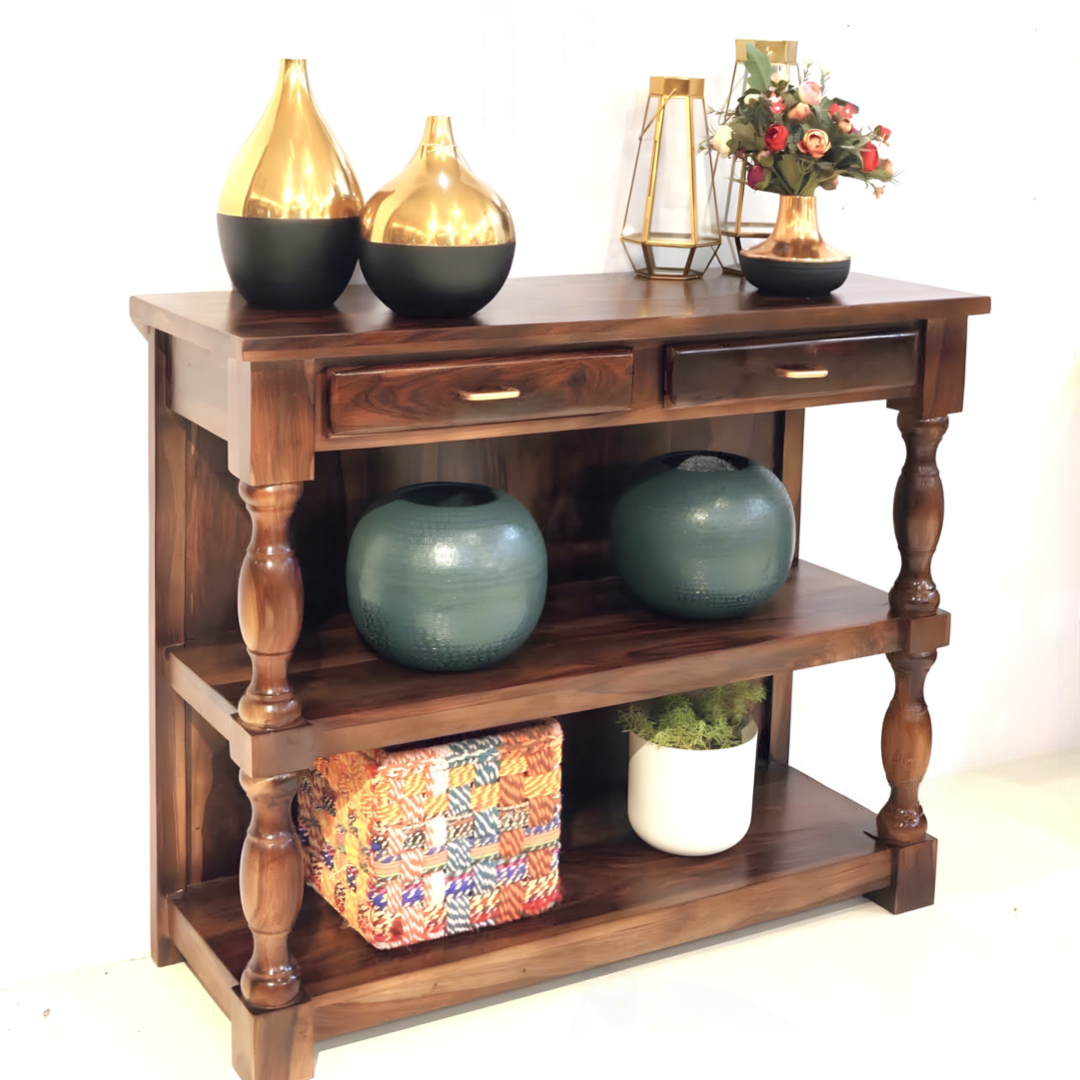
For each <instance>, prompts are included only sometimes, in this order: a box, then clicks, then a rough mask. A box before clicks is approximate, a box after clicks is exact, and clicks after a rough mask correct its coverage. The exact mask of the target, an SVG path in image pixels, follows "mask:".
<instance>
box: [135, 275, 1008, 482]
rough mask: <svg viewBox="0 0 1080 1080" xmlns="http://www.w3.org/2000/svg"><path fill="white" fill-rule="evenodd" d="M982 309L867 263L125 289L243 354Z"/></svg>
mask: <svg viewBox="0 0 1080 1080" xmlns="http://www.w3.org/2000/svg"><path fill="white" fill-rule="evenodd" d="M989 310H990V301H989V298H987V297H984V296H970V295H967V294H964V293H956V292H949V291H947V290H944V289H936V288H931V287H929V286H925V285H914V284H909V283H907V282H900V281H890V280H888V279H886V278H875V277H869V276H867V275H865V274H852V275H851V276H850V277H849V278H848V280H847V281H846V282H845V283H844V285H843V286H842V287H841V288H840V289H839V290H837V291H836V292H835V293H833V294H832V295H831V296H827V297H821V298H818V299H813V300H807V299H783V298H777V297H764V296H761V295H760V294H759V293H758V292H757V290H756V289H754V288H752V287H751V286H749V285H747V284H746V283H745V282H744V281H743V280H742V279H741V278H737V277H734V276H732V275H729V274H723V273H720V272H719V271H710V272H709V273H707V274H706V275H705V276H704V277H703V278H701V279H700V280H698V281H690V282H670V281H659V282H658V281H648V280H645V279H643V278H638V277H636V276H635V275H634V274H632V273H614V274H590V275H582V276H576V277H547V278H511V279H510V280H509V281H508V282H507V283H506V286H505V287H504V288H503V290H502V292H500V293H499V295H498V296H497V297H496V298H495V299H494V300H493V301H492V302H491V303H490V304H489V305H488V306H487V307H485V308H484V309H483V311H481V312H480V313H479V314H478V315H476V316H475V317H473V318H472V319H458V320H438V319H403V318H400V317H399V316H395V315H394V314H392V313H391V312H390V311H389V310H388V309H387V308H385V307H384V306H383V305H382V304H381V303H379V301H378V300H377V299H376V298H375V297H374V295H373V294H372V293H371V291H370V290H369V289H368V288H367V287H366V286H362V285H352V286H350V287H349V288H348V289H346V290H345V292H344V293H343V294H342V296H341V299H339V300H338V302H337V304H336V305H335V307H334V308H332V309H330V310H329V311H319V312H311V311H304V312H288V311H266V310H260V309H256V308H249V307H248V306H247V305H246V304H244V302H243V301H242V300H241V299H240V298H239V296H238V295H237V294H236V293H235V292H221V293H186V294H174V295H170V296H146V297H133V298H132V301H131V317H132V320H133V321H134V322H135V323H136V325H140V326H153V327H156V328H158V329H160V330H164V331H165V332H166V333H169V334H175V335H177V336H178V337H182V338H184V339H185V340H186V341H190V342H191V343H192V344H194V345H197V346H199V347H200V348H203V349H207V350H209V351H210V352H214V353H220V354H222V355H224V356H228V357H231V358H234V359H241V358H242V359H243V360H245V361H247V362H250V363H266V362H269V363H273V362H275V361H280V360H286V359H307V358H316V359H318V358H325V359H327V360H334V359H343V358H346V357H350V358H351V357H358V358H360V357H368V356H370V357H373V358H385V357H388V356H394V355H397V356H407V357H410V358H411V359H420V358H423V357H424V354H425V353H429V354H430V353H431V352H436V351H438V352H444V351H445V352H447V353H452V352H457V354H458V355H466V354H468V353H470V352H471V353H473V355H476V354H477V352H478V350H483V351H484V352H487V353H489V354H491V355H495V354H496V352H497V351H498V350H502V349H512V350H513V351H514V352H520V351H521V346H522V343H523V341H525V340H527V339H530V338H531V339H532V340H534V341H536V340H542V341H543V342H544V344H545V347H546V348H549V349H550V348H559V347H562V346H571V347H575V348H586V347H590V346H594V345H632V344H634V343H636V342H638V341H644V340H652V341H656V340H664V339H665V338H667V339H669V340H688V339H692V338H695V337H697V338H707V337H709V336H715V335H716V334H718V333H725V334H728V333H730V334H740V333H745V334H755V333H761V334H774V335H775V334H782V333H786V332H797V333H803V332H808V333H816V332H819V331H829V330H839V329H859V328H862V327H868V326H895V325H897V324H901V323H905V322H910V321H913V320H921V319H929V318H939V317H950V316H954V315H978V314H982V313H985V312H987V311H989ZM279 479H285V478H279ZM288 479H308V478H307V477H289V478H288Z"/></svg>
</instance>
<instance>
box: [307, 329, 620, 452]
mask: <svg viewBox="0 0 1080 1080" xmlns="http://www.w3.org/2000/svg"><path fill="white" fill-rule="evenodd" d="M633 370H634V354H633V352H632V351H631V350H630V349H608V350H597V351H590V352H572V353H552V354H547V355H543V356H521V357H508V358H506V359H498V360H450V361H446V360H444V361H440V362H433V363H417V364H395V365H393V366H390V367H349V368H331V369H329V371H328V372H327V382H328V390H327V422H328V426H329V430H330V434H331V435H355V434H360V433H363V432H368V431H388V430H403V429H410V428H440V427H459V426H463V425H467V424H490V423H505V422H507V421H513V420H535V419H537V418H539V417H544V416H575V415H584V414H592V413H605V412H619V411H622V410H624V409H628V408H629V407H630V392H631V389H632V383H633V379H632V376H633Z"/></svg>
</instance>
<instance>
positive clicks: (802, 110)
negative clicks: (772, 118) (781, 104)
mask: <svg viewBox="0 0 1080 1080" xmlns="http://www.w3.org/2000/svg"><path fill="white" fill-rule="evenodd" d="M809 115H810V106H809V105H806V104H804V103H803V102H801V101H800V102H799V103H798V105H792V106H791V108H790V109H788V117H789V118H790V119H792V120H805V119H806V118H807V117H808V116H809Z"/></svg>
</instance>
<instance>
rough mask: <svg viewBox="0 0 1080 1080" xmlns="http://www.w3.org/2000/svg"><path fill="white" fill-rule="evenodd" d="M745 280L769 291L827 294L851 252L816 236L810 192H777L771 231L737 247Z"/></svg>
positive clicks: (813, 200) (814, 206)
mask: <svg viewBox="0 0 1080 1080" xmlns="http://www.w3.org/2000/svg"><path fill="white" fill-rule="evenodd" d="M739 265H740V266H741V267H742V271H743V274H744V275H745V276H746V280H747V281H748V282H750V284H751V285H753V286H754V287H755V288H756V289H757V290H758V291H759V292H761V293H765V294H767V295H770V296H828V294H829V293H831V292H832V291H833V290H834V289H839V288H840V286H841V285H843V284H844V282H845V281H846V280H847V276H848V271H849V270H850V269H851V257H850V256H849V255H845V254H844V253H843V252H842V251H837V250H836V248H834V247H832V246H831V245H829V244H827V243H826V242H825V241H824V240H823V239H822V238H821V230H820V229H818V221H817V198H816V196H814V195H781V196H780V210H779V213H778V214H777V215H776V224H775V225H774V226H773V231H772V235H771V236H770V237H769V239H768V240H766V241H765V243H763V244H758V245H757V247H752V248H750V249H749V250H747V251H741V252H739Z"/></svg>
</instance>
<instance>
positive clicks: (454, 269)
mask: <svg viewBox="0 0 1080 1080" xmlns="http://www.w3.org/2000/svg"><path fill="white" fill-rule="evenodd" d="M513 261H514V222H513V220H512V219H511V217H510V211H509V210H508V209H507V208H506V204H505V203H504V202H503V201H502V199H500V198H499V196H498V195H496V194H495V192H494V191H492V190H491V188H489V187H488V186H487V184H484V183H483V182H482V181H480V180H478V179H477V178H476V176H474V175H473V173H472V171H471V170H470V169H469V167H468V165H466V164H465V161H464V159H463V158H462V157H461V155H460V153H459V152H458V148H457V146H456V145H455V143H454V133H453V130H452V129H451V127H450V117H448V116H429V117H428V118H427V124H426V126H425V128H424V138H423V140H422V141H421V143H420V146H419V148H418V149H417V151H416V155H415V156H414V157H413V159H412V161H410V162H409V164H408V165H407V166H406V168H405V171H404V172H403V173H402V174H401V175H400V176H398V177H396V178H395V179H393V180H391V181H390V182H389V183H388V184H386V185H384V186H383V187H381V188H380V189H379V190H378V191H377V192H375V194H374V195H372V197H371V198H370V199H369V200H368V201H367V203H366V204H365V206H364V214H363V217H362V218H361V220H360V269H361V270H363V272H364V278H365V280H366V281H367V283H368V285H370V286H371V290H372V292H374V293H375V295H376V296H377V297H378V298H379V299H380V300H381V301H382V302H383V303H384V304H385V305H386V306H387V307H388V308H391V309H392V310H394V311H396V312H397V313H398V314H399V315H406V316H410V317H414V318H444V319H463V318H466V317H467V316H469V315H472V314H474V313H475V312H477V311H479V310H480V309H481V308H482V307H483V306H484V305H485V304H487V303H490V301H491V300H492V299H493V298H494V297H495V294H496V293H497V292H498V291H499V290H500V289H501V288H502V287H503V284H504V283H505V282H506V278H507V276H508V275H509V273H510V264H511V263H512V262H513Z"/></svg>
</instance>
